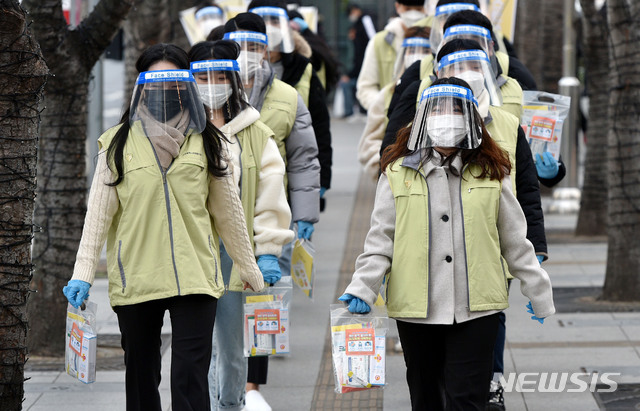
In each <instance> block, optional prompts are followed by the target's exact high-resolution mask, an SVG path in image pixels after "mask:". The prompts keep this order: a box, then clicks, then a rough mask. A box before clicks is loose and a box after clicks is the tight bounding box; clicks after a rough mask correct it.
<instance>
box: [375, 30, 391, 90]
mask: <svg viewBox="0 0 640 411" xmlns="http://www.w3.org/2000/svg"><path fill="white" fill-rule="evenodd" d="M389 35H391V36H392V37H393V38H392V39H391V42H390V43H389V41H388V39H387V36H389ZM394 41H395V36H394V35H393V33H391V32H390V31H388V30H382V31H381V32H379V33H376V35H375V36H374V37H373V47H374V51H375V53H376V60H377V63H378V86H379V89H380V90H381V89H382V88H383V87H384V86H386V85H387V84H389V83H391V82H392V81H393V68H394V66H395V64H396V56H397V52H396V49H395V48H394V47H393V42H394Z"/></svg>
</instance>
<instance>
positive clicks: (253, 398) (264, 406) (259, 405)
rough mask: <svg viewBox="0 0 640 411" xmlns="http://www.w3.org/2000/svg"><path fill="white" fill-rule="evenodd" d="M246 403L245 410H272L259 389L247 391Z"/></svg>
mask: <svg viewBox="0 0 640 411" xmlns="http://www.w3.org/2000/svg"><path fill="white" fill-rule="evenodd" d="M244 403H245V405H244V411H271V406H269V403H267V400H265V399H264V397H263V396H262V394H260V391H257V390H251V391H247V394H246V395H245V397H244Z"/></svg>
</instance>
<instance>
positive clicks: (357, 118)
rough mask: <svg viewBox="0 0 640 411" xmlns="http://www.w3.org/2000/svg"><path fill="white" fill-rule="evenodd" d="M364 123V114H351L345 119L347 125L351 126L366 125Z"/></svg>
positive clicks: (365, 117) (365, 118) (365, 119)
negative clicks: (356, 124)
mask: <svg viewBox="0 0 640 411" xmlns="http://www.w3.org/2000/svg"><path fill="white" fill-rule="evenodd" d="M366 122H367V116H366V114H360V113H353V114H352V115H350V116H349V117H347V123H350V124H353V123H366Z"/></svg>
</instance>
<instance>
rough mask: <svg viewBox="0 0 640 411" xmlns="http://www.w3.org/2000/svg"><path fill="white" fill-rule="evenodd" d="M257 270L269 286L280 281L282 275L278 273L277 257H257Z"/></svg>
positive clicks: (269, 255)
mask: <svg viewBox="0 0 640 411" xmlns="http://www.w3.org/2000/svg"><path fill="white" fill-rule="evenodd" d="M258 268H259V269H260V272H261V273H262V278H264V282H265V283H269V284H271V285H273V284H275V283H277V282H278V281H280V278H282V273H281V272H280V264H278V257H276V256H275V255H271V254H264V255H261V256H259V257H258Z"/></svg>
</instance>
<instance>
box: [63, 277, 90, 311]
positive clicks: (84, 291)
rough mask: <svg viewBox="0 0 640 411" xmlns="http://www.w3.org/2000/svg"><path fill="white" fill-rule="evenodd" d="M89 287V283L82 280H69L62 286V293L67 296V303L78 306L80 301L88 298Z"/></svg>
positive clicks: (80, 303)
mask: <svg viewBox="0 0 640 411" xmlns="http://www.w3.org/2000/svg"><path fill="white" fill-rule="evenodd" d="M89 288H91V284H89V283H88V282H86V281H82V280H69V282H68V283H67V285H66V286H64V287H63V288H62V294H64V296H65V297H67V300H69V303H70V304H71V305H72V306H74V307H75V308H79V307H80V306H81V305H82V302H83V301H84V300H86V299H87V298H89Z"/></svg>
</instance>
